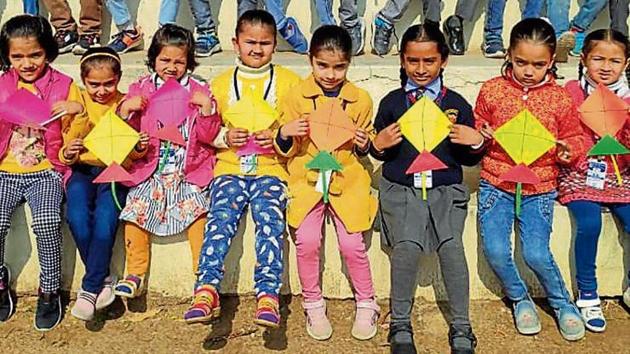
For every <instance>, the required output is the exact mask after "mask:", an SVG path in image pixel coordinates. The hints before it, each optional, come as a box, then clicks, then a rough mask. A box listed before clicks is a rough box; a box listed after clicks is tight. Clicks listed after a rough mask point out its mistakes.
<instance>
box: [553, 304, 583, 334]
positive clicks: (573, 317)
mask: <svg viewBox="0 0 630 354" xmlns="http://www.w3.org/2000/svg"><path fill="white" fill-rule="evenodd" d="M556 317H557V318H558V327H560V334H561V335H562V337H563V338H564V339H566V340H568V341H577V340H580V339H582V338H584V334H585V332H586V330H585V329H584V322H583V321H582V316H580V313H579V312H578V310H577V308H576V307H575V306H573V305H572V304H570V305H567V306H565V307H563V308H561V309H560V310H556Z"/></svg>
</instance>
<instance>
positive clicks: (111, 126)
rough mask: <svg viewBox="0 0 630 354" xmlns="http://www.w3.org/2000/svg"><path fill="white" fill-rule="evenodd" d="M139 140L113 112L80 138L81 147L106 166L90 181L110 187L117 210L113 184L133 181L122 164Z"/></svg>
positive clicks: (106, 114) (136, 133)
mask: <svg viewBox="0 0 630 354" xmlns="http://www.w3.org/2000/svg"><path fill="white" fill-rule="evenodd" d="M139 139H140V135H139V134H138V132H136V131H135V130H134V129H133V128H131V127H130V126H129V125H128V124H127V123H126V122H125V121H123V120H122V119H121V118H120V117H118V116H117V115H116V114H115V113H114V112H113V110H109V111H107V113H105V115H104V116H103V117H101V119H100V120H99V122H98V123H97V124H96V125H95V126H94V128H92V130H91V131H90V133H89V134H88V135H87V136H86V137H85V138H84V139H83V146H85V148H86V149H88V150H89V151H91V152H92V154H94V156H96V157H97V158H98V159H99V160H101V162H103V163H104V164H105V165H107V168H106V169H105V170H104V171H103V172H102V173H101V174H99V175H98V176H97V177H96V178H95V179H94V181H93V182H94V183H108V182H109V183H111V184H112V196H113V198H114V202H116V205H117V206H118V208H119V209H122V207H121V206H120V202H119V201H118V199H117V197H116V182H124V181H131V180H132V177H131V175H130V174H129V173H127V171H125V169H124V168H122V166H121V165H122V163H123V161H125V159H126V158H127V156H128V155H129V153H130V152H131V150H132V149H133V148H134V147H135V146H136V144H137V143H138V140H139Z"/></svg>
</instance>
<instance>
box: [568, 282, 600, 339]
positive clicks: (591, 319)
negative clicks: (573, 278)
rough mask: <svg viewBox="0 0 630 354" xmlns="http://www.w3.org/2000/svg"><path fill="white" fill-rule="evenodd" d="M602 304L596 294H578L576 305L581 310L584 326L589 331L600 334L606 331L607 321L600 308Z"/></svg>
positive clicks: (580, 292)
mask: <svg viewBox="0 0 630 354" xmlns="http://www.w3.org/2000/svg"><path fill="white" fill-rule="evenodd" d="M601 303H602V302H601V300H600V299H599V296H598V295H597V293H596V292H584V291H579V292H578V299H577V300H576V301H575V304H576V305H577V307H578V308H579V309H580V314H581V315H582V319H583V320H584V325H585V326H586V328H587V329H588V330H589V331H592V332H596V333H599V332H603V331H604V330H605V329H606V319H605V318H604V313H603V312H602V308H601V307H600V306H601Z"/></svg>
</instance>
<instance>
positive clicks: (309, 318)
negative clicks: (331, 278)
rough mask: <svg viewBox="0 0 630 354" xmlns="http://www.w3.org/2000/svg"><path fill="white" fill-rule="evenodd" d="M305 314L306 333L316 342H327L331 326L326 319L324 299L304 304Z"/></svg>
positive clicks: (330, 333) (330, 334) (331, 330)
mask: <svg viewBox="0 0 630 354" xmlns="http://www.w3.org/2000/svg"><path fill="white" fill-rule="evenodd" d="M302 307H304V313H305V314H306V333H308V335H309V336H311V337H313V338H314V339H317V340H327V339H329V338H330V337H331V336H332V332H333V329H332V326H331V325H330V321H328V317H326V302H325V301H324V299H321V300H319V301H315V302H304V303H303V304H302Z"/></svg>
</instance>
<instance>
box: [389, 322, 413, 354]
mask: <svg viewBox="0 0 630 354" xmlns="http://www.w3.org/2000/svg"><path fill="white" fill-rule="evenodd" d="M387 341H388V342H389V345H390V349H391V353H392V354H417V353H418V352H417V350H416V345H415V343H414V342H413V330H412V328H411V323H409V322H402V323H392V324H391V325H390V326H389V334H388V335H387Z"/></svg>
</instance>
